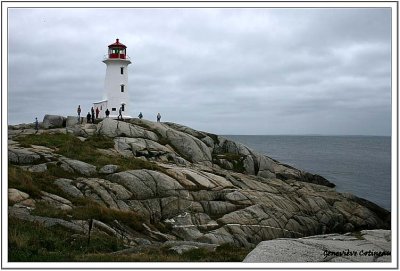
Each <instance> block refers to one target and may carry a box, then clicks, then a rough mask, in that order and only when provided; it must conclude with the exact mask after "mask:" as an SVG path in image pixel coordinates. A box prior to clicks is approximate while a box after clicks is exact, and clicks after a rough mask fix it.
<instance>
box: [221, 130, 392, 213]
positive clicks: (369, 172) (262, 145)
mask: <svg viewBox="0 0 400 271" xmlns="http://www.w3.org/2000/svg"><path fill="white" fill-rule="evenodd" d="M225 137H227V138H229V139H231V140H234V141H237V142H241V143H243V144H244V145H246V146H248V147H249V148H251V149H253V150H255V151H257V152H259V153H262V154H264V155H266V156H269V157H271V158H273V159H276V160H278V161H280V162H282V163H285V164H288V165H291V166H293V167H295V168H298V169H302V170H305V171H308V172H310V173H313V174H318V175H321V176H323V177H325V178H326V179H327V180H329V181H331V182H332V183H334V184H335V185H336V191H338V192H350V193H352V194H354V195H356V196H358V197H361V198H365V199H367V200H369V201H372V202H374V203H376V204H378V205H379V206H381V207H383V208H385V209H387V210H391V138H390V137H387V136H286V135H284V136H280V135H279V136H275V135H271V136H269V135H267V136H247V135H246V136H245V135H226V136H225Z"/></svg>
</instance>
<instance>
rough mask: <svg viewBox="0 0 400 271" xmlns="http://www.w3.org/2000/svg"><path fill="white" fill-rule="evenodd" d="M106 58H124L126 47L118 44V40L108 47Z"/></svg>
mask: <svg viewBox="0 0 400 271" xmlns="http://www.w3.org/2000/svg"><path fill="white" fill-rule="evenodd" d="M108 58H117V59H118V58H119V59H125V58H126V46H125V45H123V44H122V43H120V42H119V39H117V40H116V41H115V43H113V44H110V45H108Z"/></svg>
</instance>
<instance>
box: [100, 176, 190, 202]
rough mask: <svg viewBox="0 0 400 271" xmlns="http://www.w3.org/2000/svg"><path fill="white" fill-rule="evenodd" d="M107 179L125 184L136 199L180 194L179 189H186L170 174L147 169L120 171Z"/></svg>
mask: <svg viewBox="0 0 400 271" xmlns="http://www.w3.org/2000/svg"><path fill="white" fill-rule="evenodd" d="M107 179H108V180H110V181H112V182H116V183H118V184H120V185H122V186H124V187H125V188H126V189H128V190H129V191H130V192H131V193H132V195H133V197H134V198H135V199H146V198H154V197H158V198H161V197H168V196H179V195H180V193H179V191H180V190H184V188H183V187H182V185H180V184H179V182H177V181H176V180H175V179H173V178H171V177H169V176H168V175H165V174H163V173H160V172H157V171H153V170H147V169H140V170H128V171H123V172H118V173H114V174H111V175H108V176H107Z"/></svg>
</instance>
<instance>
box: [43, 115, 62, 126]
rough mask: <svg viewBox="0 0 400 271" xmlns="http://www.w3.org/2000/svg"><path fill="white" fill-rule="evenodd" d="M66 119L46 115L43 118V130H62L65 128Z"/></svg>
mask: <svg viewBox="0 0 400 271" xmlns="http://www.w3.org/2000/svg"><path fill="white" fill-rule="evenodd" d="M65 125H66V118H65V117H63V116H58V115H45V116H44V118H43V124H42V126H43V128H44V129H51V128H61V127H65Z"/></svg>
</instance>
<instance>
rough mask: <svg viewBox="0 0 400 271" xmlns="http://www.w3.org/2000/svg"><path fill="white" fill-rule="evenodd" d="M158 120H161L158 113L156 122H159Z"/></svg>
mask: <svg viewBox="0 0 400 271" xmlns="http://www.w3.org/2000/svg"><path fill="white" fill-rule="evenodd" d="M160 120H161V115H160V113H158V114H157V122H160Z"/></svg>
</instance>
